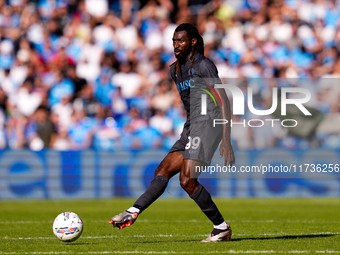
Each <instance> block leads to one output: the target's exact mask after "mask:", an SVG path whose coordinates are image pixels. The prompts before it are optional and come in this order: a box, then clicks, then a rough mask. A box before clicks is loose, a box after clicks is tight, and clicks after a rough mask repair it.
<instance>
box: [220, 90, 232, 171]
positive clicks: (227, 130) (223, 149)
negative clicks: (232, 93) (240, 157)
mask: <svg viewBox="0 0 340 255" xmlns="http://www.w3.org/2000/svg"><path fill="white" fill-rule="evenodd" d="M215 90H216V92H217V94H218V95H219V97H220V98H221V101H222V104H221V106H220V113H221V119H224V120H227V121H228V123H226V124H224V125H222V129H223V137H222V142H221V145H220V157H222V156H223V155H224V165H227V164H228V165H229V166H230V167H231V166H232V165H233V164H234V162H235V155H234V150H233V147H232V145H231V138H230V134H231V127H230V122H231V113H230V103H229V99H228V96H227V94H226V93H225V90H224V89H215Z"/></svg>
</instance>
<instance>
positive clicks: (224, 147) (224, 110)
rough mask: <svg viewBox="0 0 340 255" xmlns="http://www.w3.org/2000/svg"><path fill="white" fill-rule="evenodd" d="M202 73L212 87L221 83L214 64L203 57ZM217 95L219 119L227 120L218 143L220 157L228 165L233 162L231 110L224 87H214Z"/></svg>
mask: <svg viewBox="0 0 340 255" xmlns="http://www.w3.org/2000/svg"><path fill="white" fill-rule="evenodd" d="M201 70H202V75H203V78H204V79H205V81H206V82H207V83H208V84H209V85H210V86H212V87H215V84H221V83H222V82H221V80H220V78H219V76H218V71H217V68H216V66H215V64H214V63H213V62H212V61H211V60H209V59H207V58H206V59H204V60H203V61H202V63H201ZM215 91H216V92H217V94H218V96H219V97H220V99H221V102H222V104H221V105H220V114H221V119H224V120H227V121H228V122H227V123H226V124H224V125H222V129H223V137H222V141H221V145H220V157H222V156H223V155H224V165H229V166H230V167H231V166H232V164H233V163H234V162H235V155H234V150H233V147H232V145H231V138H230V135H231V126H230V122H231V111H230V103H229V99H228V96H227V94H226V92H225V90H224V89H222V88H220V89H215Z"/></svg>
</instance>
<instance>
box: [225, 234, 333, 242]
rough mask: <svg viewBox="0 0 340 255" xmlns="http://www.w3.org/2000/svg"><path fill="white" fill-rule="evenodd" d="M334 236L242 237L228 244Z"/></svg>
mask: <svg viewBox="0 0 340 255" xmlns="http://www.w3.org/2000/svg"><path fill="white" fill-rule="evenodd" d="M331 236H334V234H323V235H322V234H310V235H286V236H268V237H244V238H237V237H235V238H231V239H230V240H229V242H237V241H244V240H280V239H282V240H286V239H300V238H316V237H331Z"/></svg>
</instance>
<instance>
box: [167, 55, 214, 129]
mask: <svg viewBox="0 0 340 255" xmlns="http://www.w3.org/2000/svg"><path fill="white" fill-rule="evenodd" d="M191 61H192V60H191V59H189V60H188V61H187V62H186V63H185V64H183V65H181V75H177V74H176V73H174V70H175V65H173V66H171V68H170V74H171V78H172V79H173V80H174V82H175V83H176V86H177V89H178V92H179V94H180V96H181V99H182V102H183V105H184V108H185V110H186V112H187V122H186V123H185V126H186V125H189V124H190V123H193V122H198V121H204V120H209V119H220V118H221V116H220V108H219V107H220V101H219V97H218V96H217V95H216V91H215V90H214V87H215V84H220V83H221V80H220V78H219V77H218V71H217V68H216V66H215V64H214V63H213V62H212V61H211V60H210V59H208V58H206V57H204V56H203V55H201V54H199V53H197V54H196V56H195V59H194V62H193V64H192V68H191V72H192V77H191V76H190V65H191ZM204 94H205V95H206V96H205V98H206V103H207V104H206V107H203V106H202V95H204ZM202 107H203V108H206V110H205V111H206V114H202Z"/></svg>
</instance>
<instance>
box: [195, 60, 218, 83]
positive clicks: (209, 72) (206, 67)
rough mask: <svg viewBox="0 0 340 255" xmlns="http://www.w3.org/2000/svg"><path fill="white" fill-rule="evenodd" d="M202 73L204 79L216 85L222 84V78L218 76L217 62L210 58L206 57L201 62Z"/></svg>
mask: <svg viewBox="0 0 340 255" xmlns="http://www.w3.org/2000/svg"><path fill="white" fill-rule="evenodd" d="M200 70H201V75H202V78H203V79H204V81H205V82H206V83H207V84H208V85H210V86H212V87H215V84H221V83H222V82H221V80H220V78H219V77H218V71H217V68H216V66H215V64H214V63H213V62H212V61H211V60H210V59H208V58H204V59H203V60H202V61H201V64H200Z"/></svg>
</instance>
